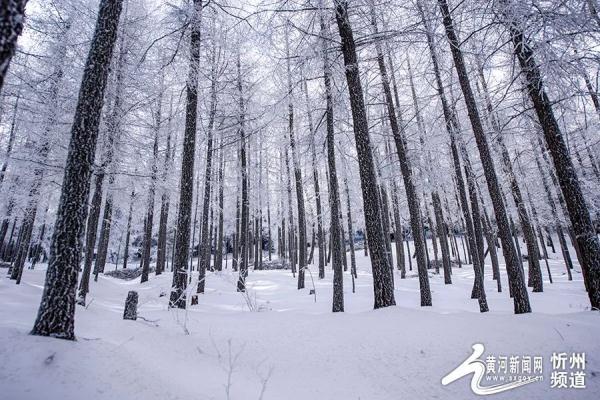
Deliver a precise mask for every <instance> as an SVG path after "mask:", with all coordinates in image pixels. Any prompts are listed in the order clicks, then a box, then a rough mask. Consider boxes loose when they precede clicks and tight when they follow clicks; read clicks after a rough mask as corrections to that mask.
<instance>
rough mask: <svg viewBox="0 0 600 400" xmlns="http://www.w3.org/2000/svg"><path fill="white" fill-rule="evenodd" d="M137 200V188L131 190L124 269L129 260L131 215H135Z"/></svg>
mask: <svg viewBox="0 0 600 400" xmlns="http://www.w3.org/2000/svg"><path fill="white" fill-rule="evenodd" d="M134 200H135V190H132V191H131V200H130V202H129V213H128V214H127V215H128V217H127V232H126V234H125V252H124V253H123V269H125V268H127V261H128V260H129V241H130V238H131V217H132V215H133V201H134Z"/></svg>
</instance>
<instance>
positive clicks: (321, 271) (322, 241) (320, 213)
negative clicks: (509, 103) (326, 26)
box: [304, 50, 326, 279]
mask: <svg viewBox="0 0 600 400" xmlns="http://www.w3.org/2000/svg"><path fill="white" fill-rule="evenodd" d="M324 51H326V50H324ZM304 96H305V98H306V107H307V116H308V130H309V132H310V134H311V153H312V169H313V184H314V185H315V203H316V207H317V242H318V247H319V279H323V278H325V233H324V232H323V210H322V207H321V188H320V186H319V172H318V169H317V148H316V144H315V135H316V132H315V129H314V125H313V119H312V112H311V103H310V99H309V97H308V84H307V83H306V80H304ZM312 252H313V250H312V249H311V259H312Z"/></svg>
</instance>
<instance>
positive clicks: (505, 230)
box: [438, 0, 531, 314]
mask: <svg viewBox="0 0 600 400" xmlns="http://www.w3.org/2000/svg"><path fill="white" fill-rule="evenodd" d="M438 5H439V7H440V10H441V12H442V17H443V23H444V29H445V31H446V37H447V39H448V43H449V47H450V50H451V53H452V59H453V61H454V67H455V68H456V72H457V75H458V79H459V83H460V87H461V90H462V93H463V96H464V100H465V104H466V105H467V112H468V115H469V121H470V122H471V127H472V129H473V134H474V135H475V141H476V142H477V148H478V150H479V157H480V159H481V162H482V164H483V172H484V174H485V180H486V183H487V186H488V191H489V192H490V197H491V198H492V205H493V207H494V213H495V215H496V222H497V224H498V234H499V236H500V239H501V240H502V252H503V253H504V260H505V261H506V269H507V271H508V278H509V286H510V288H511V293H512V294H513V303H514V311H515V314H521V313H527V312H531V306H530V304H529V295H528V294H527V287H526V285H525V278H524V277H523V269H522V266H521V265H520V263H519V259H518V257H517V253H516V250H515V247H514V243H513V242H512V239H511V237H510V225H509V223H508V216H507V213H506V207H505V205H504V202H503V199H502V193H501V190H500V185H499V184H498V177H497V176H496V172H495V167H494V161H493V159H492V155H491V153H490V148H489V145H488V142H487V138H486V136H485V133H484V131H483V125H482V123H481V119H480V117H479V111H478V110H477V103H476V100H475V96H474V94H473V90H472V89H471V83H470V81H469V76H468V74H467V67H466V64H465V60H464V57H463V53H462V50H461V48H460V41H459V39H458V36H457V34H456V31H455V29H454V22H453V20H452V16H451V15H450V9H449V7H448V2H447V1H446V0H438Z"/></svg>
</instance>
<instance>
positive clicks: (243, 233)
mask: <svg viewBox="0 0 600 400" xmlns="http://www.w3.org/2000/svg"><path fill="white" fill-rule="evenodd" d="M237 73H238V76H237V89H238V95H239V113H240V114H239V124H240V127H239V135H240V169H241V175H242V204H241V206H242V212H241V214H242V218H241V222H240V239H239V241H240V244H239V248H240V254H241V260H240V261H241V262H240V263H239V271H240V273H239V278H238V283H237V291H238V292H245V291H246V276H247V275H248V246H249V243H248V223H249V222H248V219H249V204H248V203H249V202H248V170H247V166H246V105H245V102H244V92H243V85H242V66H241V61H240V55H239V53H238V56H237Z"/></svg>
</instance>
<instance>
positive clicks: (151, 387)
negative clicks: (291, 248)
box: [0, 251, 600, 400]
mask: <svg viewBox="0 0 600 400" xmlns="http://www.w3.org/2000/svg"><path fill="white" fill-rule="evenodd" d="M265 257H266V255H265ZM552 257H554V259H553V260H551V261H550V264H551V269H552V272H553V278H554V283H553V284H550V283H549V281H548V279H547V278H548V277H547V273H546V271H545V269H544V271H543V274H544V292H543V293H530V294H529V295H530V299H531V305H532V309H533V312H532V313H531V314H526V315H514V314H513V312H512V310H513V308H512V301H511V300H510V299H509V297H508V283H507V282H506V274H505V270H504V268H503V267H504V266H503V265H501V271H502V277H503V282H502V283H503V289H504V291H503V292H502V293H497V291H496V285H495V282H494V281H493V280H492V278H491V267H490V266H489V265H486V279H485V284H486V291H487V295H488V303H489V306H490V312H488V313H486V314H480V313H479V308H478V304H477V300H472V299H470V292H471V287H472V282H473V271H472V266H470V265H464V266H463V268H462V269H459V268H454V269H453V276H452V279H453V284H452V285H444V280H443V276H442V275H436V274H434V271H433V270H431V271H430V282H431V288H432V296H433V307H427V308H424V307H420V306H419V287H418V279H417V277H416V270H414V269H413V271H408V273H407V279H404V280H400V277H399V274H398V273H396V276H395V281H396V282H395V283H396V290H395V295H396V302H397V304H398V305H397V306H396V307H389V308H386V309H380V310H373V290H372V279H371V274H370V265H369V262H368V258H367V257H365V256H364V255H363V252H362V251H358V252H357V261H358V271H359V276H358V279H357V280H356V293H352V285H351V278H350V275H349V272H346V273H345V274H344V275H345V278H344V285H345V287H344V292H345V293H344V296H345V308H346V312H345V313H337V314H333V313H331V299H332V284H331V278H332V271H331V270H330V269H329V268H327V270H326V278H325V279H324V280H318V279H317V274H318V272H317V271H316V267H314V266H312V267H311V272H312V276H313V277H314V286H315V288H316V302H315V298H314V297H313V296H311V295H309V289H311V288H312V287H313V283H312V281H311V274H307V276H306V278H307V281H306V283H307V285H306V289H304V290H300V291H299V290H297V289H296V285H297V283H296V279H295V278H293V277H292V275H291V272H290V271H252V270H251V271H250V274H249V277H248V280H247V286H248V288H249V290H248V294H249V297H248V298H244V297H243V296H242V295H241V294H240V293H237V292H236V289H235V282H236V279H237V275H236V273H234V272H232V271H230V270H227V271H224V272H221V273H208V276H207V281H206V293H205V294H203V295H200V296H199V305H197V306H191V307H189V308H188V310H187V311H183V310H174V309H168V307H167V305H168V292H169V289H170V284H171V278H172V277H171V274H170V273H165V274H163V275H162V276H158V277H156V276H154V275H151V278H150V281H149V282H147V283H144V284H140V283H139V279H136V280H133V281H124V280H119V279H114V278H109V277H105V276H100V279H99V281H98V282H97V283H94V282H91V292H90V294H89V295H88V306H87V308H83V307H80V306H78V307H77V311H76V330H75V331H76V335H77V341H74V342H73V341H65V340H59V339H53V338H46V337H36V336H31V335H29V334H28V333H29V330H30V329H31V327H32V324H33V321H34V319H35V316H36V312H37V308H38V305H39V300H40V297H41V293H42V288H43V284H44V277H45V271H44V266H41V267H39V268H36V270H25V271H24V274H23V281H22V283H21V285H19V286H17V285H15V284H14V281H11V280H9V279H8V278H7V277H6V276H5V275H6V274H5V272H6V270H0V399H3V400H39V399H48V400H54V399H57V400H59V399H60V400H70V399H77V400H81V399H86V400H91V399H120V400H128V399H143V400H155V399H156V400H168V399H181V400H188V399H190V400H192V399H194V400H202V399H235V400H246V399H264V400H268V399H277V400H283V399H290V400H293V399H299V400H300V399H301V400H309V399H310V400H318V399H327V400H329V399H332V400H333V399H362V400H378V399H411V400H412V399H438V398H439V399H469V398H476V397H478V396H476V395H475V394H473V393H472V392H471V389H470V380H471V375H469V376H466V377H463V378H462V379H460V380H458V381H456V382H454V383H452V384H450V385H448V386H442V384H441V379H442V377H443V376H445V375H446V374H447V373H448V372H450V371H451V370H453V369H454V368H455V367H456V366H458V365H459V364H460V363H462V362H463V361H464V360H465V359H466V357H467V356H469V355H470V354H471V352H472V350H471V346H472V345H473V344H474V343H482V344H484V345H485V353H484V355H483V356H482V357H485V356H486V355H489V354H494V355H508V356H510V355H531V356H535V355H541V356H543V357H544V365H543V367H544V379H545V380H544V381H542V382H536V383H532V384H528V385H525V386H522V387H519V388H516V389H513V390H511V391H508V392H505V393H501V394H498V395H494V396H493V397H494V398H497V399H528V400H534V399H598V398H600V340H599V339H598V338H599V337H600V314H599V313H598V312H592V311H589V301H588V298H587V295H586V293H585V289H584V286H583V281H582V277H581V273H580V272H577V271H579V266H578V265H576V267H575V270H576V271H575V272H574V281H572V282H569V281H567V278H566V274H565V271H564V266H563V263H562V262H560V261H559V259H558V257H559V255H558V254H554V255H552ZM315 259H316V257H315ZM542 267H543V268H545V265H544V263H543V261H542ZM107 268H111V266H107ZM407 268H408V265H407ZM195 286H196V274H194V280H193V282H192V284H191V285H190V289H194V288H195ZM129 290H137V291H138V293H139V298H140V300H139V308H138V315H139V316H141V317H143V318H144V319H138V320H137V321H125V320H123V319H122V314H123V307H124V301H125V298H126V296H127V292H128V291H129ZM161 293H166V294H167V296H162V297H161V296H160V294H161ZM248 304H250V306H251V307H250V308H253V309H254V311H251V310H249V305H248ZM553 352H567V353H571V352H585V353H586V363H587V364H586V369H585V372H586V388H585V389H556V388H551V387H550V379H549V377H550V373H551V363H550V356H551V355H552V353H553ZM228 382H229V384H228ZM482 384H484V385H485V382H483V383H482ZM261 393H262V394H261Z"/></svg>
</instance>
